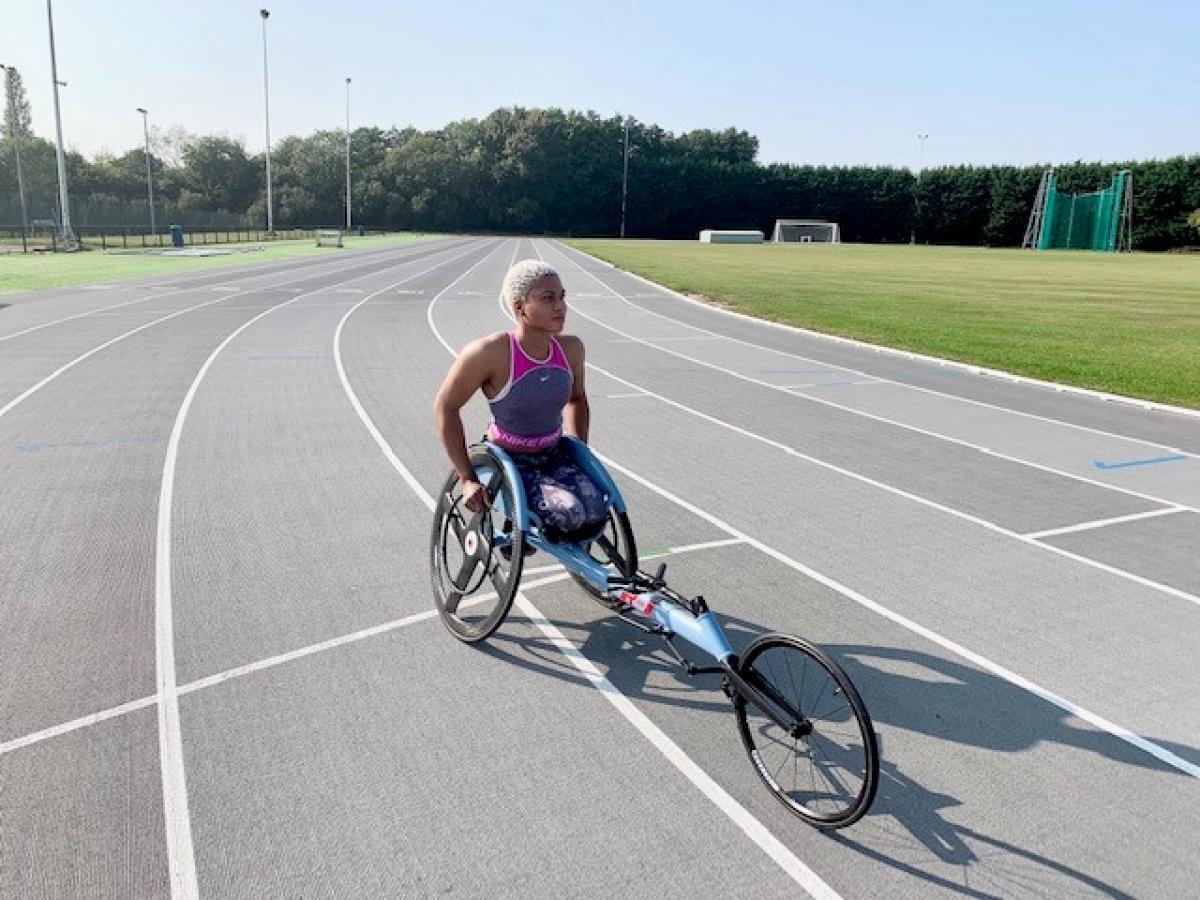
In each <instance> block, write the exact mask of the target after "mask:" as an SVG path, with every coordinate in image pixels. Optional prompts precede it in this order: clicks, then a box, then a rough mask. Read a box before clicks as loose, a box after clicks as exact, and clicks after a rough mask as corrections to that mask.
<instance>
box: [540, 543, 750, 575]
mask: <svg viewBox="0 0 1200 900" xmlns="http://www.w3.org/2000/svg"><path fill="white" fill-rule="evenodd" d="M743 543H745V542H744V541H743V540H742V539H741V538H725V539H724V540H720V541H705V542H704V543H703V544H685V545H683V546H682V547H668V548H667V549H665V550H655V551H653V552H650V553H642V552H641V551H638V561H639V562H646V561H648V560H651V559H663V558H664V557H667V556H675V555H676V554H679V553H694V552H696V551H697V550H715V549H717V548H718V547H736V546H738V545H739V544H743ZM562 569H563V566H562V563H555V564H554V565H552V566H535V567H533V568H530V569H522V570H521V575H522V576H525V575H540V574H541V573H543V572H561V571H562Z"/></svg>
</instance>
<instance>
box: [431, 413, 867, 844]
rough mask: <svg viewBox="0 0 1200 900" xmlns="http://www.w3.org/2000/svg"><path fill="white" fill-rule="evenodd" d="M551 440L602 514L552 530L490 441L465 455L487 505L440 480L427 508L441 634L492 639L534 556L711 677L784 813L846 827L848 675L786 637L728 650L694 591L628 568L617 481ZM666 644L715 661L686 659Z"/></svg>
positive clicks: (853, 748) (858, 806)
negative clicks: (597, 494)
mask: <svg viewBox="0 0 1200 900" xmlns="http://www.w3.org/2000/svg"><path fill="white" fill-rule="evenodd" d="M562 440H563V441H565V442H566V447H567V449H568V450H569V452H570V454H571V457H572V459H573V460H574V462H575V463H576V464H577V465H578V466H579V467H580V468H581V469H582V470H583V471H584V473H585V474H586V475H587V476H588V477H589V478H591V480H592V482H593V483H594V484H595V485H596V486H597V487H598V488H600V490H601V491H602V492H603V493H604V495H605V499H606V502H607V504H608V515H607V517H606V519H605V520H604V521H603V522H602V523H601V524H600V525H599V526H597V527H596V528H595V529H592V530H591V531H589V532H588V533H577V534H566V535H564V534H557V533H555V532H554V531H553V529H551V528H548V527H547V526H546V525H545V524H543V522H542V520H541V519H540V518H539V516H538V514H537V512H536V510H533V509H531V508H530V507H529V504H528V503H527V502H526V497H525V492H524V488H523V486H522V482H521V477H520V474H519V473H518V471H517V467H516V464H515V463H514V462H513V460H512V457H511V456H510V455H509V454H508V452H507V451H505V450H504V449H502V448H501V447H499V446H497V445H495V444H493V443H490V442H488V441H484V442H481V443H479V444H475V445H473V446H471V447H470V448H468V454H469V456H470V460H471V465H472V466H473V467H474V469H475V473H476V476H477V477H478V479H479V481H480V483H481V484H482V485H483V486H484V487H485V489H486V490H487V499H488V503H489V505H488V506H487V507H486V508H485V509H484V510H483V511H481V512H478V513H475V512H472V511H470V510H469V509H467V507H466V506H465V504H464V503H463V502H462V491H461V484H460V482H459V479H458V476H457V474H456V473H455V472H453V471H451V473H450V475H449V477H448V478H447V479H446V482H445V484H444V485H443V486H442V490H441V494H440V495H439V498H438V504H437V507H436V509H435V511H434V519H433V532H432V535H431V540H430V554H429V557H430V571H431V577H432V582H433V595H434V602H435V604H436V606H437V610H438V613H439V615H440V616H441V620H442V622H443V623H444V624H445V626H446V628H447V629H448V630H449V631H450V633H451V634H452V635H454V636H455V637H456V638H458V639H459V640H461V641H464V642H467V643H475V642H477V641H482V640H485V639H486V638H487V637H489V636H490V635H491V634H492V633H493V632H495V630H496V629H497V628H499V627H500V625H501V624H502V623H503V621H504V618H505V616H506V615H507V614H508V611H509V609H510V607H511V606H512V603H513V600H514V599H515V597H516V594H517V591H518V589H519V588H520V583H521V572H522V569H523V566H524V562H525V558H526V556H527V555H529V554H530V553H533V552H544V553H545V554H547V555H548V556H550V557H551V558H553V559H554V560H556V561H557V562H558V563H559V564H561V565H562V566H563V568H564V569H565V570H566V571H567V572H568V573H569V574H570V576H571V578H573V579H574V580H575V582H576V583H577V584H578V585H579V586H580V587H581V588H583V590H584V591H586V592H587V594H588V595H589V596H590V597H591V598H592V599H594V600H596V601H597V602H599V603H600V604H602V605H603V606H604V607H605V608H606V609H607V610H609V611H610V612H611V613H612V614H613V615H615V616H617V617H618V618H620V619H621V620H622V621H623V622H625V623H627V624H628V625H630V626H632V627H633V628H636V629H638V630H639V631H642V632H644V633H647V634H652V635H657V636H658V637H661V638H662V639H663V641H664V642H665V644H666V647H667V649H668V650H669V651H670V653H671V655H672V657H673V658H674V660H675V661H676V662H677V663H678V664H679V665H680V666H681V667H682V668H683V670H684V671H685V672H686V673H687V674H688V675H689V676H691V675H719V676H720V677H721V687H722V690H723V691H724V693H725V695H726V697H728V698H729V700H730V702H731V703H732V705H733V712H734V715H735V717H736V720H737V725H738V732H739V734H740V736H741V740H742V744H743V746H744V747H745V750H746V753H747V754H748V755H749V757H750V761H751V762H752V763H753V765H754V767H755V770H756V771H757V772H758V775H759V777H760V778H761V779H762V781H763V782H764V783H765V784H766V786H767V787H768V788H769V789H770V790H771V792H772V793H773V794H774V796H775V797H776V798H777V799H778V800H779V801H780V802H781V803H783V805H784V806H785V807H786V808H787V809H789V810H790V811H791V812H792V813H794V814H795V815H797V816H799V817H800V818H801V819H803V820H804V821H805V822H807V823H809V824H810V825H813V826H814V827H816V828H819V829H823V830H826V829H834V828H843V827H845V826H847V825H850V824H852V823H854V822H856V821H857V820H858V819H859V818H861V817H862V816H863V814H864V813H866V811H867V809H868V808H869V807H870V805H871V802H872V800H873V799H874V797H875V791H876V788H877V786H878V783H879V751H878V745H877V743H876V738H875V731H874V727H873V726H872V724H871V719H870V716H869V715H868V714H867V710H866V707H865V706H864V705H863V702H862V699H861V698H860V697H859V695H858V692H857V691H856V690H855V688H854V685H853V684H851V682H850V679H849V678H848V677H847V676H846V674H845V672H843V671H842V669H841V667H840V666H838V664H837V663H836V662H834V660H833V659H832V658H830V657H829V655H828V654H826V653H825V652H824V651H823V650H821V649H820V648H819V647H817V646H815V645H814V644H811V643H809V642H808V641H805V640H803V639H801V638H798V637H793V636H791V635H784V634H766V635H763V636H761V637H758V638H756V639H755V640H753V641H752V642H751V643H750V644H749V646H747V647H746V648H745V650H744V651H743V653H742V654H741V655H740V656H739V655H738V654H736V653H735V652H734V650H733V648H732V647H731V646H730V644H729V642H728V640H727V639H726V637H725V634H724V632H723V630H722V628H721V624H720V622H719V621H718V620H717V618H716V616H714V615H713V613H712V612H711V611H710V610H709V607H708V604H707V603H706V601H705V600H704V597H703V596H696V597H690V598H689V597H685V596H683V595H681V594H679V593H677V592H675V591H673V590H671V588H669V587H668V586H667V584H666V579H665V573H666V564H665V563H662V564H660V565H659V566H658V568H657V570H656V572H655V573H654V574H648V573H646V572H643V571H641V570H640V569H639V568H638V554H637V544H636V542H635V539H634V535H633V529H632V527H631V526H630V523H629V516H628V513H627V511H626V507H625V501H624V499H623V498H622V497H621V492H620V490H619V489H618V488H617V485H616V483H615V482H614V481H613V479H612V477H611V476H610V475H609V473H608V471H607V470H606V469H605V468H604V466H603V465H602V464H601V463H600V461H599V460H598V459H597V458H596V456H595V455H594V454H593V453H592V451H591V450H590V449H589V448H588V446H587V445H586V444H585V443H583V442H582V441H580V440H578V439H576V438H573V437H569V436H564V437H563V438H562ZM677 641H683V642H684V643H686V644H688V645H690V646H691V647H693V648H695V649H696V650H699V651H700V652H701V653H703V654H705V655H706V656H708V657H711V659H712V663H711V664H708V665H697V664H695V663H694V662H692V661H691V660H689V659H688V658H687V657H686V656H684V655H683V653H681V652H680V650H679V648H678V647H677V644H676V642H677Z"/></svg>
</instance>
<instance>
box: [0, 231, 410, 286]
mask: <svg viewBox="0 0 1200 900" xmlns="http://www.w3.org/2000/svg"><path fill="white" fill-rule="evenodd" d="M423 237H425V235H420V234H390V235H378V236H376V235H370V236H367V237H347V238H346V239H345V248H344V249H346V250H368V249H371V248H372V247H386V246H388V245H391V244H402V243H407V242H410V241H414V240H420V239H421V238H423ZM217 246H219V245H216V244H209V245H208V247H210V248H213V247H217ZM227 246H228V247H229V248H230V249H231V250H234V251H238V250H251V252H245V253H242V252H234V253H231V254H230V255H228V256H200V257H194V256H140V255H126V254H121V253H114V252H109V253H105V252H102V251H97V250H89V251H86V252H80V253H27V254H20V253H17V254H6V255H3V256H0V295H3V294H12V293H18V292H21V291H37V290H43V289H45V288H56V287H69V286H71V285H76V284H96V283H97V282H112V281H122V280H126V279H130V278H142V277H146V276H153V275H178V274H190V273H193V272H204V271H208V270H210V269H220V268H225V267H227V266H242V265H248V264H252V263H260V262H269V261H271V260H279V259H291V258H294V257H301V256H315V255H318V254H323V255H326V256H329V257H333V256H335V255H336V254H338V253H341V252H343V251H341V250H337V249H336V248H330V247H317V246H316V245H315V242H314V241H312V240H298V241H278V242H276V241H272V242H270V243H267V244H261V245H255V244H245V243H241V244H229V245H227ZM255 246H261V247H263V248H264V249H262V250H261V251H254V250H252V249H251V248H253V247H255ZM199 249H204V248H203V247H201V248H199Z"/></svg>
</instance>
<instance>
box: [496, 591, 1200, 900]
mask: <svg viewBox="0 0 1200 900" xmlns="http://www.w3.org/2000/svg"><path fill="white" fill-rule="evenodd" d="M589 602H590V601H587V600H583V599H580V600H572V601H571V604H572V606H573V607H575V608H579V609H581V610H582V609H587V607H583V606H577V604H583V603H589ZM539 604H541V605H542V608H543V609H545V607H547V606H552V605H553V606H560V605H561V604H560V603H559V601H558V599H557V598H555V599H554V600H553V601H551V600H549V599H548V600H547V601H545V602H543V601H541V600H539ZM594 609H595V613H596V615H595V616H594V617H592V618H590V619H587V618H580V619H564V618H561V617H559V618H555V617H552V616H549V615H548V616H547V618H548V619H549V620H550V621H551V622H552V624H554V625H555V626H556V627H557V628H558V629H559V630H560V631H562V632H563V634H564V635H565V636H566V637H567V638H568V639H569V640H570V641H571V642H572V643H573V644H574V645H575V646H576V647H578V648H579V649H580V651H581V653H582V654H583V655H584V656H585V657H587V658H588V659H590V660H591V661H592V662H594V663H595V664H596V665H597V666H598V667H599V668H600V670H601V671H602V672H604V673H605V674H606V677H607V678H608V679H609V681H610V682H612V684H613V685H614V687H616V688H617V689H618V690H619V691H620V692H621V693H623V694H624V695H625V696H627V697H629V698H630V699H631V700H634V701H635V702H638V703H639V704H642V705H644V704H660V705H670V706H673V707H681V708H686V709H693V710H697V711H699V712H703V713H707V714H712V713H720V714H721V715H728V714H729V710H730V706H729V703H728V701H727V700H726V698H725V697H724V695H723V694H722V693H721V691H720V686H719V682H718V679H717V678H716V677H715V676H700V677H698V678H695V679H693V678H690V677H689V676H688V675H687V674H686V672H684V671H683V670H682V669H681V668H680V667H679V666H678V664H677V663H676V662H675V661H674V659H673V658H672V657H671V655H670V654H669V652H668V651H666V649H665V648H664V647H663V643H662V641H661V639H660V638H657V637H654V636H652V635H646V634H642V633H641V632H638V631H636V630H635V629H633V628H631V627H630V626H628V625H626V624H625V623H623V622H621V621H620V620H618V619H617V618H615V617H614V616H611V615H606V614H605V613H604V611H603V610H602V609H600V607H599V606H595V607H594ZM589 611H590V610H589ZM517 615H518V614H516V613H514V619H516V617H517ZM717 615H718V618H719V619H720V621H721V625H722V627H723V628H724V630H725V633H726V636H727V637H728V639H729V642H730V644H731V645H732V646H733V647H734V650H735V651H736V652H738V653H741V652H742V651H743V650H744V648H745V646H746V645H747V644H749V643H750V641H751V640H753V639H754V638H755V637H757V636H759V635H760V634H761V633H763V629H761V628H759V627H758V626H756V625H754V624H753V623H751V622H748V621H746V620H743V619H739V618H737V617H733V616H725V615H721V614H719V613H718V614H717ZM515 631H516V629H515V628H514V627H513V625H512V624H510V625H507V626H505V627H504V628H502V629H501V630H500V631H499V632H497V634H496V635H494V636H493V637H492V638H491V639H490V640H489V642H488V643H487V644H486V645H484V646H483V647H481V648H480V649H481V651H482V652H484V653H487V654H489V655H492V656H494V657H496V658H500V659H504V660H506V661H508V662H510V663H511V664H513V665H516V666H520V667H522V668H525V669H528V670H530V671H533V672H536V673H538V674H540V675H543V676H547V675H548V676H550V677H554V678H560V679H563V680H566V681H569V682H571V683H575V684H588V683H589V682H588V679H587V678H586V677H585V676H584V675H583V674H582V673H580V672H579V671H578V670H577V669H576V668H575V667H574V665H573V664H572V663H571V662H570V661H569V660H568V659H566V658H565V657H564V656H563V655H562V653H561V652H560V651H559V650H558V649H557V647H555V646H554V644H553V643H552V642H551V641H550V640H549V639H547V638H546V637H545V636H543V635H541V634H540V633H539V632H533V633H532V634H521V635H518V634H515V633H514V632H515ZM680 649H681V650H686V649H687V648H686V645H681V647H680ZM822 649H824V650H825V651H826V652H828V653H829V654H830V655H831V656H832V657H833V658H834V659H835V660H836V661H837V662H838V663H839V664H840V665H841V666H842V668H843V669H845V671H846V673H847V674H848V675H849V676H850V679H851V681H852V682H853V683H854V685H855V686H856V688H857V689H858V691H859V693H860V694H861V695H862V697H863V700H864V702H865V703H866V706H867V709H868V710H869V711H870V713H871V717H872V719H873V721H874V722H875V725H876V730H877V731H879V730H880V729H881V728H882V730H883V732H884V733H885V734H886V735H887V739H886V742H885V743H882V744H881V748H880V749H881V755H882V760H881V765H880V776H881V777H880V787H879V793H878V794H877V796H876V800H875V803H874V805H873V807H872V809H871V811H870V812H869V813H868V815H867V817H866V818H865V819H864V820H863V821H862V822H860V823H859V824H858V825H856V826H854V827H853V828H852V829H850V830H848V831H847V832H834V833H832V834H831V835H830V837H831V839H833V840H835V841H837V842H838V843H840V844H842V845H843V846H845V847H847V848H850V849H853V850H855V851H856V852H858V853H861V854H862V855H863V856H865V857H867V858H869V859H872V860H875V861H877V862H880V863H883V864H885V865H888V866H890V867H892V868H895V869H896V870H897V871H899V872H903V873H905V874H907V875H910V876H912V877H916V878H920V879H922V880H924V881H927V882H928V883H930V884H932V885H937V886H939V887H942V888H945V889H948V890H953V891H955V892H957V893H961V894H964V895H966V896H971V897H993V896H1012V895H1014V894H1015V895H1027V894H1031V893H1032V894H1038V895H1039V896H1045V895H1049V896H1064V897H1067V896H1077V895H1086V896H1095V895H1096V894H1097V893H1098V894H1101V895H1104V896H1110V897H1127V896H1129V895H1128V894H1126V893H1124V892H1123V891H1121V890H1119V889H1117V888H1115V887H1113V886H1111V885H1108V884H1106V883H1105V882H1103V881H1101V880H1099V879H1097V878H1095V877H1093V876H1091V875H1089V874H1087V873H1085V872H1082V871H1080V870H1078V869H1075V868H1073V867H1071V866H1068V865H1066V864H1065V863H1061V862H1058V861H1056V860H1053V859H1050V858H1048V857H1046V856H1043V855H1040V854H1038V853H1035V852H1033V851H1032V850H1029V849H1026V848H1023V847H1019V846H1017V845H1014V844H1012V843H1010V842H1007V841H1004V840H1002V839H1000V838H997V837H992V836H989V835H987V834H984V833H982V832H980V831H977V830H975V829H973V828H970V827H967V826H965V825H962V824H958V823H955V822H953V821H951V820H950V819H948V818H947V817H946V816H945V815H943V814H942V811H943V810H950V809H953V808H955V807H959V806H962V805H963V804H962V801H960V800H959V799H958V798H956V797H954V796H951V795H949V794H944V793H939V792H937V791H935V790H932V789H930V788H928V787H926V786H924V785H922V784H920V783H918V782H917V781H916V780H915V779H914V778H913V777H911V776H910V775H908V774H906V773H905V772H904V771H902V770H901V768H900V766H899V765H898V764H897V763H896V762H894V761H889V760H888V758H887V754H888V746H889V744H893V743H896V742H899V741H902V740H904V735H903V732H909V733H912V734H915V735H920V736H922V738H924V739H935V740H938V741H947V742H950V743H955V744H961V745H967V746H972V747H977V748H981V749H984V750H987V751H989V752H994V753H998V754H1008V753H1020V752H1023V751H1027V750H1031V749H1033V748H1034V747H1036V746H1037V745H1039V744H1045V743H1058V744H1061V745H1063V746H1066V747H1070V748H1074V749H1077V750H1082V751H1084V752H1086V753H1088V754H1095V755H1097V756H1100V757H1103V758H1105V759H1108V760H1112V761H1115V762H1119V763H1122V764H1125V765H1130V766H1133V767H1135V768H1138V769H1146V770H1152V771H1155V772H1161V773H1163V774H1169V775H1178V776H1181V777H1185V778H1186V777H1188V776H1186V775H1184V773H1182V772H1179V771H1178V770H1177V769H1175V768H1173V767H1171V766H1169V765H1167V764H1166V763H1164V762H1161V761H1160V760H1158V759H1156V758H1154V757H1152V756H1150V755H1149V754H1147V753H1145V752H1144V751H1142V750H1139V749H1137V748H1135V747H1133V746H1132V745H1130V744H1127V743H1126V742H1124V741H1122V740H1119V739H1118V738H1116V737H1114V736H1112V735H1110V734H1107V733H1106V732H1103V731H1100V730H1098V729H1094V728H1091V727H1090V726H1086V725H1085V724H1084V723H1082V722H1080V721H1079V720H1076V719H1074V717H1072V716H1071V715H1070V714H1068V713H1067V712H1066V711H1065V710H1062V709H1060V708H1059V707H1057V706H1054V705H1052V704H1050V703H1048V702H1046V701H1044V700H1042V699H1040V698H1037V697H1034V696H1032V695H1031V694H1029V692H1027V691H1025V690H1024V689H1022V688H1018V687H1017V686H1016V685H1013V684H1011V683H1010V682H1008V681H1005V680H1004V679H1001V678H998V677H997V676H994V675H992V674H991V673H989V672H986V671H984V670H981V669H976V668H973V667H971V666H968V665H965V664H963V663H960V662H957V661H955V660H953V659H947V658H945V657H941V656H936V655H933V654H930V653H924V652H920V651H916V650H910V649H904V648H897V647H884V646H875V645H865V644H823V645H822ZM694 661H696V662H697V663H700V664H707V663H708V660H699V659H697V660H694ZM1158 743H1159V744H1160V745H1162V746H1164V747H1166V748H1167V749H1169V750H1171V751H1172V752H1173V753H1176V754H1177V755H1179V756H1180V757H1183V758H1185V759H1190V760H1197V759H1198V757H1200V753H1198V752H1197V750H1196V748H1193V747H1187V746H1183V745H1179V744H1172V743H1170V742H1165V741H1159V742H1158ZM897 826H898V828H897ZM903 832H907V834H908V835H909V836H911V839H909V838H905V837H904V836H903ZM913 841H916V842H917V844H919V845H920V847H921V848H924V850H923V851H922V850H920V849H919V848H917V847H915V846H914V844H913ZM947 867H951V869H952V870H954V871H957V878H953V877H948V872H947ZM933 869H936V870H938V871H933ZM959 879H961V880H959Z"/></svg>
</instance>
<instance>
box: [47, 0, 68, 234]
mask: <svg viewBox="0 0 1200 900" xmlns="http://www.w3.org/2000/svg"><path fill="white" fill-rule="evenodd" d="M46 18H47V20H48V21H49V23H50V79H51V81H53V82H54V129H55V132H56V133H57V136H58V147H57V153H58V202H59V205H60V206H61V207H62V222H61V224H60V226H59V230H60V232H61V233H62V239H63V243H65V244H66V245H67V246H68V247H71V246H73V245H74V244H75V232H74V231H72V230H71V198H70V196H69V195H68V192H67V157H66V153H65V152H64V151H63V136H62V109H61V107H60V106H59V103H58V86H59V85H60V84H61V85H63V86H64V87H65V86H66V84H67V83H66V82H65V81H59V80H58V60H57V58H56V57H55V55H54V10H53V9H52V8H51V6H50V0H46Z"/></svg>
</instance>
